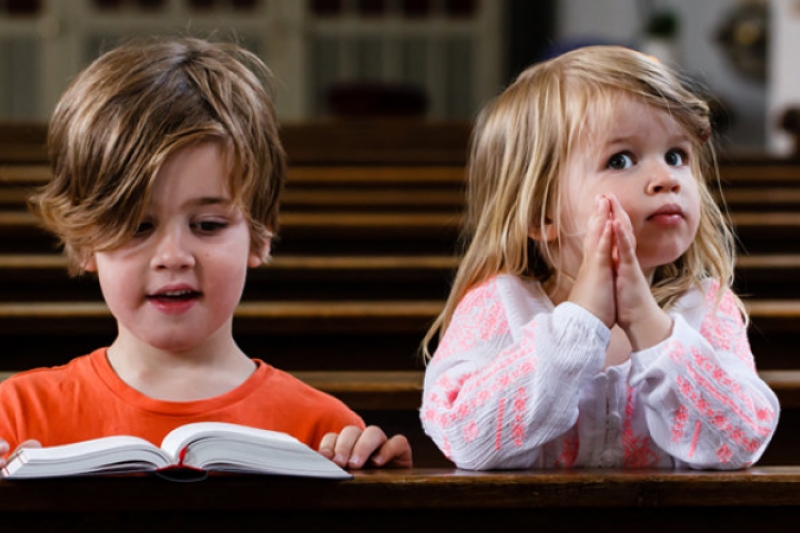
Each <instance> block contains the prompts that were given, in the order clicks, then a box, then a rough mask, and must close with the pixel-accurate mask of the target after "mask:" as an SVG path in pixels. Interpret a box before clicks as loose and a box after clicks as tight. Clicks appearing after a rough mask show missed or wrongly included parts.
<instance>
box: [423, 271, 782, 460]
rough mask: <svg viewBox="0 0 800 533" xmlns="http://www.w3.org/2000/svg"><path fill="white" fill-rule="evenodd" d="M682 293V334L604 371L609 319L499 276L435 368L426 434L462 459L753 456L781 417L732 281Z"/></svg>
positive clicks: (468, 309)
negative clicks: (723, 287) (721, 290)
mask: <svg viewBox="0 0 800 533" xmlns="http://www.w3.org/2000/svg"><path fill="white" fill-rule="evenodd" d="M703 289H704V290H703V291H700V290H692V291H690V292H688V293H687V294H685V295H684V296H682V297H681V298H680V299H679V300H678V301H677V302H676V305H675V306H674V307H673V309H672V310H671V311H670V316H671V317H672V318H673V320H674V325H673V330H672V334H671V335H670V337H669V338H668V339H666V340H665V341H663V342H661V343H659V344H657V345H656V346H653V347H651V348H648V349H645V350H642V351H639V352H634V353H633V354H632V355H631V357H630V359H629V360H628V361H626V362H625V363H623V364H620V365H618V366H612V367H609V368H607V369H605V370H603V365H604V362H605V352H606V347H607V346H608V342H609V338H610V330H609V329H608V328H607V327H606V326H605V325H603V323H602V322H601V321H600V320H598V319H597V318H596V317H595V316H594V315H592V314H591V313H589V312H588V311H586V310H585V309H583V308H582V307H580V306H578V305H575V304H572V303H569V302H567V303H563V304H561V305H558V306H556V307H554V306H553V304H552V303H551V301H550V300H549V298H548V297H547V295H546V294H545V292H544V290H543V289H542V287H541V285H540V284H539V283H538V282H535V281H528V280H523V279H521V278H518V277H514V276H506V275H502V276H498V277H495V278H492V279H491V280H489V281H487V282H486V283H484V284H482V285H481V286H479V287H476V288H475V289H473V290H471V291H470V292H469V293H468V294H467V295H466V296H465V297H464V298H463V299H462V301H461V303H460V304H459V305H458V307H457V308H456V311H455V313H454V315H453V318H452V320H451V322H450V325H449V327H448V328H447V331H446V332H445V335H444V337H443V338H442V340H441V342H440V343H439V347H438V348H437V350H436V352H435V354H434V357H433V358H432V360H431V361H430V363H429V364H428V367H427V369H426V372H425V386H424V392H423V402H422V407H421V409H420V418H421V420H422V424H423V427H424V428H425V432H426V433H427V434H428V435H429V436H430V437H431V438H432V439H433V440H434V442H435V443H436V444H437V445H438V446H439V448H440V449H441V450H442V452H443V453H444V454H445V456H447V457H448V458H449V459H450V460H452V461H453V462H454V463H455V464H456V466H458V467H459V468H465V469H472V470H484V469H520V468H568V467H602V468H685V467H690V468H718V469H738V468H745V467H748V466H751V465H752V464H754V463H755V462H756V461H757V460H758V459H759V458H760V457H761V455H762V453H763V452H764V450H765V448H766V446H767V444H768V443H769V441H770V439H771V438H772V435H773V433H774V431H775V427H776V426H777V422H778V414H779V405H778V400H777V397H776V396H775V394H774V392H773V391H772V390H771V389H770V388H769V387H768V386H767V385H766V383H764V381H762V380H761V379H760V378H759V376H758V374H757V372H756V368H755V364H754V361H753V355H752V352H751V350H750V344H749V341H748V338H747V332H746V328H745V325H744V322H743V320H742V317H741V314H740V313H739V311H738V309H737V307H736V305H735V302H734V300H733V297H732V295H731V294H730V292H726V293H725V295H724V296H723V298H722V299H721V301H720V303H719V305H718V306H717V307H716V308H715V296H716V293H717V289H718V284H717V283H715V282H711V281H708V282H706V283H705V284H704V286H703Z"/></svg>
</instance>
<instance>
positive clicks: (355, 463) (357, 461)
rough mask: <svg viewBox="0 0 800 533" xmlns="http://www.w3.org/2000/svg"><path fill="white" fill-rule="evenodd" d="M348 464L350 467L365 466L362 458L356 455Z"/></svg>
mask: <svg viewBox="0 0 800 533" xmlns="http://www.w3.org/2000/svg"><path fill="white" fill-rule="evenodd" d="M348 464H349V465H350V466H356V467H358V466H361V465H362V464H363V461H362V460H361V458H360V457H357V456H355V455H354V456H353V457H351V458H350V463H348Z"/></svg>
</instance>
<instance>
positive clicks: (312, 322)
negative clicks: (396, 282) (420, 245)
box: [0, 300, 800, 370]
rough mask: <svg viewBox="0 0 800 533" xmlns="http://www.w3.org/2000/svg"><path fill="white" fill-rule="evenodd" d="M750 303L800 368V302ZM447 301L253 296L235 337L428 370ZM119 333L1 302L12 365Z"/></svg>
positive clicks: (254, 344)
mask: <svg viewBox="0 0 800 533" xmlns="http://www.w3.org/2000/svg"><path fill="white" fill-rule="evenodd" d="M746 304H747V306H748V308H749V311H750V314H751V320H752V324H751V331H750V342H751V344H752V346H753V352H754V353H755V354H756V356H757V363H758V365H759V368H761V369H765V370H768V369H778V368H789V369H793V368H798V367H800V364H798V358H797V350H796V344H797V342H796V337H797V327H798V324H800V300H748V301H746ZM442 305H443V302H442V301H441V300H391V301H388V300H387V301H381V300H375V301H339V302H336V301H325V300H316V301H283V302H278V301H247V302H243V303H242V304H241V305H240V306H239V308H238V309H237V311H236V313H235V315H234V335H235V336H236V338H237V341H238V342H239V344H240V346H241V347H242V349H243V350H244V351H245V352H246V353H248V354H250V355H251V356H253V357H262V358H264V359H266V360H268V361H270V362H272V363H274V364H275V365H276V366H278V367H279V368H285V369H289V370H333V369H343V370H358V369H365V370H366V369H372V370H414V369H419V368H421V359H420V358H419V356H418V353H419V352H418V348H419V343H420V341H421V340H422V337H423V335H424V333H425V331H426V329H427V327H428V326H429V324H430V323H431V322H432V321H433V319H434V317H435V316H436V314H437V313H438V312H439V311H440V309H441V307H442ZM114 334H115V322H114V320H113V318H112V317H111V314H110V313H109V311H108V309H107V307H106V306H105V304H104V303H102V302H9V303H0V335H2V336H3V339H4V354H3V356H2V359H3V362H0V365H2V366H3V367H5V368H6V369H9V370H18V369H24V368H30V367H32V366H51V365H54V364H61V363H63V362H66V360H69V359H70V358H71V357H73V356H76V355H80V353H84V352H87V351H89V350H91V349H93V348H94V347H98V346H102V345H104V344H106V343H109V342H111V340H112V339H113V337H114ZM43 336H44V337H46V339H47V342H43V339H42V337H43ZM55 346H57V347H58V349H56V350H55V352H56V353H53V351H54V347H55Z"/></svg>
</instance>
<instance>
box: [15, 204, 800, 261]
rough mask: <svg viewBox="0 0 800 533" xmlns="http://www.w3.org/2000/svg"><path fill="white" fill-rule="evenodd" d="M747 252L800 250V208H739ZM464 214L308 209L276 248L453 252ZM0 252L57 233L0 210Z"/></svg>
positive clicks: (739, 230) (26, 248)
mask: <svg viewBox="0 0 800 533" xmlns="http://www.w3.org/2000/svg"><path fill="white" fill-rule="evenodd" d="M732 220H733V223H734V225H735V228H736V234H737V236H738V238H739V241H740V242H741V245H742V247H743V249H744V251H745V252H746V253H749V254H766V253H778V252H779V253H800V239H798V238H797V237H798V230H800V213H796V212H781V213H764V212H736V213H733V214H732ZM460 225H461V216H460V215H459V214H457V213H440V212H422V213H420V212H410V211H403V212H391V213H389V212H373V213H363V212H361V213H353V212H304V213H291V212H289V213H284V214H283V215H282V216H281V230H280V239H279V240H278V241H277V242H276V243H275V250H274V251H275V253H276V254H279V253H293V254H307V253H309V251H311V250H313V251H314V252H315V253H334V252H336V253H363V252H364V251H365V250H370V252H371V253H373V254H386V253H412V254H413V253H416V254H430V253H453V251H454V249H455V243H456V241H457V238H458V232H459V229H460ZM0 238H1V239H2V241H0V246H1V247H0V253H30V252H48V251H53V250H54V249H55V248H56V243H55V240H54V238H53V237H52V236H51V235H50V234H49V233H47V232H45V231H44V230H43V229H41V228H40V227H39V226H38V221H37V219H36V217H35V216H34V215H32V214H30V213H28V212H25V211H8V210H5V211H0Z"/></svg>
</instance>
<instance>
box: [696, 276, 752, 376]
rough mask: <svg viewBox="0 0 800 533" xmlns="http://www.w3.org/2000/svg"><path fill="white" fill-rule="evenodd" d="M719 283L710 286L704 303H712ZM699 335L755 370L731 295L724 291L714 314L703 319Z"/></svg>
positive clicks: (745, 333) (744, 331)
mask: <svg viewBox="0 0 800 533" xmlns="http://www.w3.org/2000/svg"><path fill="white" fill-rule="evenodd" d="M719 289H720V285H719V282H716V281H715V282H713V283H711V284H710V287H709V289H708V291H707V292H706V295H705V299H706V301H709V302H711V301H714V299H715V298H716V295H717V293H718V292H719ZM700 334H701V335H703V337H705V338H706V339H707V340H708V342H710V343H711V345H712V346H714V348H715V349H718V350H726V351H730V352H733V353H734V354H735V355H736V356H737V357H738V358H739V359H741V360H742V361H744V362H745V363H747V365H748V366H749V367H750V368H751V369H753V370H755V362H754V361H753V356H752V353H751V350H750V341H749V340H748V338H747V332H746V330H745V327H744V320H743V319H742V315H741V313H740V312H739V308H738V307H737V306H736V303H735V301H734V298H733V294H732V293H731V292H730V291H728V290H726V292H725V294H724V295H723V296H722V299H721V300H720V302H719V307H718V309H717V310H716V314H715V313H714V309H713V308H712V309H709V312H708V313H707V314H706V316H705V317H704V318H703V322H702V323H701V325H700Z"/></svg>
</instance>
